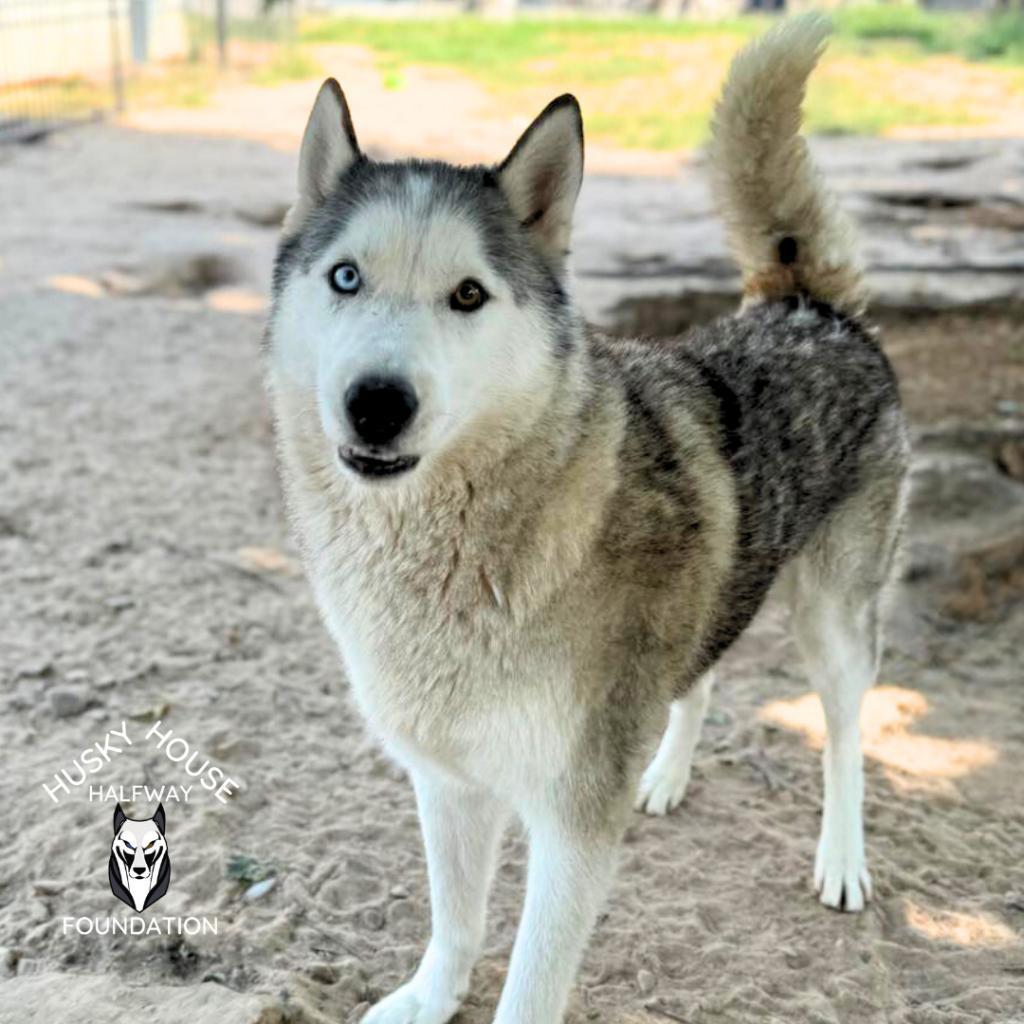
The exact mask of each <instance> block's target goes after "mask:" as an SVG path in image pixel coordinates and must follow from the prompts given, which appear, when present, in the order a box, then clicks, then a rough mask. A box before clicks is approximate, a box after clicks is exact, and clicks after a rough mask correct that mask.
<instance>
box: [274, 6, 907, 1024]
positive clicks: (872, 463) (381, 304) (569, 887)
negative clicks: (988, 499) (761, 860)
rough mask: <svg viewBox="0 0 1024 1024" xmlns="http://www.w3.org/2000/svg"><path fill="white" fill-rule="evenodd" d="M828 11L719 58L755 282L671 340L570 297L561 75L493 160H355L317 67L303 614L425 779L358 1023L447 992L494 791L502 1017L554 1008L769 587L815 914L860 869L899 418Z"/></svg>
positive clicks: (278, 367) (304, 360) (452, 985)
mask: <svg viewBox="0 0 1024 1024" xmlns="http://www.w3.org/2000/svg"><path fill="white" fill-rule="evenodd" d="M826 35H827V27H826V26H825V25H824V24H823V23H822V22H821V21H820V20H817V19H815V18H813V17H812V18H806V19H799V20H796V21H794V22H790V23H788V24H787V25H784V26H782V27H781V28H779V29H777V30H775V31H773V32H770V33H769V34H768V35H767V36H765V37H764V39H763V40H762V41H760V42H759V43H756V44H755V45H754V46H752V47H751V48H749V49H748V50H746V51H745V52H744V53H743V54H742V55H741V56H740V57H739V58H738V59H737V60H736V62H735V64H734V65H733V68H732V72H731V75H730V78H729V80H728V83H727V85H726V87H725V91H724V94H723V96H722V98H721V101H720V102H719V104H718V107H717V110H716V113H715V121H714V142H713V146H712V169H713V174H714V183H715V189H716V192H717V198H718V202H719V205H720V208H721V211H722V214H723V216H724V218H725V221H726V223H727V225H728V229H729V236H730V239H731V242H732V246H733V248H734V250H735V253H736V256H737V258H738V260H739V263H740V265H741V268H742V271H743V276H744V295H745V297H744V301H743V305H742V308H741V310H740V311H739V312H738V313H737V314H736V315H735V316H731V317H727V318H725V319H722V320H719V321H718V322H716V323H713V324H711V325H709V326H707V327H704V328H702V329H700V330H697V331H695V332H693V333H692V334H690V335H688V336H686V337H685V338H681V339H678V340H677V341H674V342H670V343H650V342H644V341H623V340H615V339H611V338H607V337H604V336H602V335H600V334H598V333H596V332H594V331H592V330H590V329H589V328H587V327H586V326H585V325H584V324H583V322H582V320H581V317H580V315H579V313H578V311H577V309H576V307H575V305H574V303H573V299H572V295H571V292H570V281H569V274H568V271H567V266H566V263H567V253H568V248H569V236H570V227H571V223H572V216H573V207H574V204H575V200H576V195H577V192H578V190H579V187H580V182H581V178H582V174H583V135H582V124H581V118H580V111H579V107H578V105H577V103H576V101H575V99H573V98H572V97H571V96H563V97H561V98H560V99H556V100H555V101H554V102H553V103H551V104H550V105H549V106H548V107H547V108H546V109H545V110H544V111H543V113H541V114H540V116H539V117H538V118H537V119H536V120H535V121H534V122H533V124H532V125H531V126H530V127H529V129H528V130H527V131H526V133H525V134H524V135H523V136H522V138H520V139H519V141H518V142H517V143H516V145H515V146H514V147H513V148H512V151H511V152H510V153H509V155H508V156H507V157H506V158H505V160H504V161H503V162H502V163H500V164H498V165H496V166H491V167H454V166H450V165H448V164H445V163H437V162H424V161H419V160H410V161H403V162H399V163H381V162H377V161H374V160H370V159H369V158H367V157H366V156H365V155H364V154H363V153H362V152H361V151H360V149H359V145H358V143H357V141H356V134H355V131H354V129H353V126H352V120H351V117H350V114H349V109H348V105H347V103H346V101H345V97H344V95H343V94H342V92H341V89H340V88H339V87H338V85H337V83H335V82H334V81H333V80H332V81H328V82H327V83H326V84H325V85H324V86H323V88H322V89H321V90H320V93H319V95H318V97H317V100H316V104H315V106H314V107H313V111H312V114H311V116H310V120H309V125H308V127H307V129H306V133H305V137H304V139H303V143H302V149H301V153H300V157H299V189H298V199H297V201H296V203H295V205H294V207H293V209H292V210H291V212H290V214H289V216H288V218H287V219H286V223H285V228H284V232H283V237H282V240H281V244H280V249H279V253H278V257H277V261H276V266H275V275H274V303H273V309H272V313H271V318H270V323H269V326H268V332H267V335H268V336H267V348H268V364H269V365H268V379H269V386H270V390H271V393H272V396H273V401H274V407H275V415H276V421H277V429H278V442H279V451H280V461H281V468H282V473H283V477H284V481H285V487H286V494H287V499H288V504H289V508H290V513H291V516H292V518H293V520H294V525H295V528H296V530H297V533H298V536H299V538H300V543H301V546H302V548H303V553H304V558H305V562H306V566H307V570H308V573H309V576H310V579H311V581H312V584H313V587H314V590H315V592H316V597H317V600H318V602H319V606H320V608H321V610H322V613H323V616H324V619H325V621H326V624H327V626H328V628H329V630H330V632H331V633H332V635H333V637H334V639H335V640H336V642H337V644H338V647H339V648H340V650H341V656H342V660H343V662H344V667H345V670H346V673H347V676H348V679H349V681H350V684H351V686H352V690H353V692H354V695H355V699H356V701H357V702H358V704H359V706H360V708H361V710H362V712H363V714H364V715H365V717H366V719H367V720H368V722H369V724H370V726H371V727H372V729H373V730H374V731H375V732H376V734H377V735H378V736H379V737H380V738H381V740H382V742H383V743H384V744H385V745H386V747H387V749H388V750H389V751H390V752H391V754H392V755H393V756H394V757H395V758H397V759H398V761H400V762H401V764H403V765H404V766H405V767H406V768H407V769H408V772H409V774H410V776H411V777H412V781H413V785H414V787H415V791H416V798H417V801H418V806H419V812H420V818H421V822H422V829H423V837H424V842H425V846H426V856H427V864H428V868H429V874H430V896H431V904H432V918H433V920H432V936H431V939H430V943H429V945H428V946H427V949H426V953H425V955H424V957H423V960H422V963H421V964H420V966H419V969H418V970H417V971H416V973H415V974H414V976H413V977H412V978H411V980H409V981H408V982H407V983H406V984H404V985H402V986H401V987H400V988H399V989H398V990H397V991H395V992H394V993H392V994H391V995H389V996H388V997H386V998H385V999H384V1000H382V1001H381V1002H380V1003H378V1004H377V1005H376V1006H375V1007H374V1008H373V1009H371V1010H370V1012H369V1013H368V1014H367V1016H366V1018H365V1021H367V1022H370V1024H443V1022H445V1021H447V1020H449V1018H451V1017H452V1016H453V1015H454V1014H455V1013H456V1012H457V1010H458V1008H459V1005H460V1002H461V1000H462V998H463V996H464V995H465V993H466V990H467V987H468V984H469V978H470V971H471V968H472V966H473V963H474V961H475V959H476V957H477V955H478V953H479V950H480V945H481V941H482V939H483V935H484V915H485V904H486V900H487V892H488V887H489V884H490V880H491V876H492V874H493V871H494V866H495V854H496V849H497V845H498V841H499V838H500V836H501V833H502V830H503V827H504V825H505V823H506V816H507V814H509V813H510V812H515V813H517V814H518V815H519V816H520V817H521V819H522V820H523V821H524V823H525V824H526V826H527V828H528V830H529V834H530V856H529V879H528V884H527V892H526V901H525V907H524V910H523V916H522V920H521V922H520V926H519V933H518V936H517V938H516V941H515V946H514V949H513V952H512V960H511V964H510V967H509V971H508V977H507V981H506V983H505V987H504V991H503V993H502V996H501V999H500V1002H499V1004H498V1008H497V1011H496V1015H495V1020H496V1021H497V1022H498V1024H556V1022H558V1021H560V1020H561V1019H562V1015H563V1013H564V1009H565V1006H566V1002H567V999H568V995H569V991H570V987H571V985H572V981H573V977H574V975H575V972H576V969H577V967H578V964H579V961H580V959H581V957H582V954H583V949H584V946H585V943H586V940H587V936H588V933H589V931H590V929H591V927H592V925H593V923H594V920H595V917H596V915H597V912H598V909H599V906H600V902H601V899H602V897H603V894H604V892H605V890H606V888H607V887H608V884H609V881H610V879H611V875H612V872H613V867H614V863H615V856H616V847H617V845H618V842H619V840H620V837H621V836H622V833H623V830H624V829H625V827H626V824H627V820H628V815H629V812H630V810H631V808H632V807H633V806H634V805H636V806H638V807H640V808H642V809H644V810H646V811H647V812H648V813H653V814H664V813H666V812H667V811H669V810H670V809H672V808H674V807H675V806H676V805H677V804H678V803H679V802H680V800H681V799H682V797H683V794H684V791H685V789H686V783H687V779H688V778H689V773H690V760H691V757H692V755H693V749H694V746H695V744H696V742H697V736H698V732H699V729H700V725H701V719H702V716H703V714H704V710H705V708H706V706H707V702H708V696H709V692H710V689H711V674H710V672H711V668H712V666H713V664H714V663H715V661H716V659H717V658H718V657H719V655H720V654H721V653H722V652H723V651H724V650H725V649H726V648H727V647H728V646H729V645H730V644H731V643H732V641H733V640H734V639H735V638H736V637H737V636H738V634H739V633H740V632H741V631H742V630H743V629H744V627H745V626H746V625H747V624H748V623H749V622H750V620H751V618H752V617H753V615H754V613H755V612H756V611H757V609H758V607H759V605H760V604H761V602H762V600H763V598H764V596H765V594H766V592H767V590H768V588H769V585H770V584H772V582H773V581H774V580H775V579H776V577H780V576H781V577H782V578H783V582H784V585H785V586H786V588H788V594H789V595H790V599H791V602H792V607H793V613H794V622H795V632H796V638H797V641H798V643H799V647H800V649H801V651H802V652H803V655H804V657H805V659H806V662H807V666H808V670H809V673H810V678H811V680H812V682H813V684H814V686H815V688H816V689H817V690H818V692H819V694H820V695H821V698H822V701H823V703H824V706H825V715H826V719H827V722H828V742H827V746H826V749H825V753H824V775H825V801H824V819H823V822H822V829H821V839H820V842H819V845H818V853H817V859H816V863H815V867H814V882H815V885H816V887H817V890H818V892H819V893H820V896H821V900H822V902H824V903H825V904H827V905H828V906H831V907H842V908H845V909H846V910H859V909H861V907H862V906H863V904H864V901H865V899H867V898H868V897H869V895H870V891H871V881H870V876H869V874H868V869H867V865H866V863H865V857H864V840H863V829H862V821H861V802H862V788H863V782H862V767H861V751H860V739H859V727H858V710H859V708H860V705H861V698H862V696H863V694H864V692H865V690H866V689H867V688H868V687H869V686H871V685H872V682H873V680H874V678H875V671H876V666H877V663H878V657H879V618H880V615H879V599H880V594H881V592H882V590H883V586H884V584H885V582H886V579H887V577H888V576H889V573H890V568H891V566H892V564H893V558H894V551H895V549H896V546H897V537H898V534H899V530H900V518H901V511H902V507H903V492H904V486H905V484H904V481H905V473H906V463H907V442H906V438H905V430H904V424H903V420H902V417H901V414H900V408H899V397H898V393H897V387H896V381H895V380H894V377H893V373H892V370H891V369H890V367H889V364H888V362H887V361H886V358H885V356H884V355H883V354H882V351H881V349H880V348H879V345H878V343H877V341H876V339H875V336H874V334H873V333H872V332H871V331H870V330H869V329H868V327H866V326H865V324H864V321H863V320H862V319H861V316H862V312H863V308H864V301H865V297H864V288H863V284H862V280H861V274H860V272H859V270H858V266H857V262H856V258H855V255H854V252H853V248H852V242H851V235H850V232H849V230H848V228H847V226H846V223H845V221H844V220H843V218H842V217H841V215H840V213H839V211H838V210H837V209H836V207H835V205H834V204H833V202H832V200H831V199H830V198H829V196H828V195H827V194H826V192H825V191H824V189H823V186H822V184H821V182H820V180H819V178H818V176H817V173H816V172H815V169H814V168H813V166H812V164H811V161H810V157H809V155H808V151H807V148H806V145H805V143H804V141H803V139H802V138H801V137H800V135H799V124H800V105H801V101H802V97H803V92H804V85H805V81H806V79H807V76H808V75H809V74H810V72H811V70H812V68H813V67H814V65H815V63H816V61H817V58H818V56H819V54H820V52H821V50H822V47H823V44H824V40H825V37H826ZM666 723H667V727H666ZM659 734H660V735H661V742H660V746H658V747H657V752H656V753H655V755H654V758H653V760H652V761H651V762H650V765H649V767H648V768H647V770H646V772H644V771H643V766H644V759H645V758H646V757H649V756H650V752H651V750H652V749H653V748H654V746H655V743H656V741H657V738H658V736H659Z"/></svg>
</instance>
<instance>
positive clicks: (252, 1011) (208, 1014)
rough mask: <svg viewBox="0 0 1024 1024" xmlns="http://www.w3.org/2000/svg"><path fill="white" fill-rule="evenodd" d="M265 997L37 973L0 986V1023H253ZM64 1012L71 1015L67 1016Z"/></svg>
mask: <svg viewBox="0 0 1024 1024" xmlns="http://www.w3.org/2000/svg"><path fill="white" fill-rule="evenodd" d="M267 999H268V997H267V996H265V995H256V994H252V993H243V992H235V991H232V990H231V989H229V988H225V987H224V986H223V985H217V984H214V983H212V982H206V983H204V984H202V985H192V986H185V985H158V984H153V983H152V982H143V983H141V984H139V985H137V986H133V985H130V984H128V983H127V982H126V981H124V980H122V979H120V978H115V977H114V976H112V975H109V974H105V975H104V974H78V975H75V974H67V973H60V974H58V973H57V972H54V971H41V972H38V973H34V974H28V975H24V976H23V975H21V974H19V975H18V977H16V978H11V979H9V980H8V981H6V982H5V983H4V985H3V986H0V1021H24V1020H37V1021H63V1020H69V1019H73V1020H76V1021H89V1022H90V1024H114V1022H115V1021H125V1020H136V1019H138V1020H145V1021H146V1022H147V1024H180V1022H181V1021H188V1022H189V1024H224V1022H226V1021H255V1020H257V1019H258V1017H259V1014H260V1012H261V1010H262V1009H263V1008H264V1007H265V1006H266V1005H267ZM69 1008H73V1013H72V1014H71V1016H70V1017H69Z"/></svg>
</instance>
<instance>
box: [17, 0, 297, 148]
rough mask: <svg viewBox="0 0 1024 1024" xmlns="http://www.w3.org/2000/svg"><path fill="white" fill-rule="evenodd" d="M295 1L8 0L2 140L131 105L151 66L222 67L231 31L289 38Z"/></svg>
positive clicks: (255, 36)
mask: <svg viewBox="0 0 1024 1024" xmlns="http://www.w3.org/2000/svg"><path fill="white" fill-rule="evenodd" d="M291 10H292V2H291V0H278V2H277V3H274V4H265V3H264V0H0V143H2V142H8V141H30V140H32V139H35V138H39V137H42V136H44V135H46V134H47V133H49V132H50V131H52V130H54V128H56V127H59V126H61V125H67V124H72V123H77V122H81V121H83V120H88V119H91V118H96V117H99V116H103V115H106V114H110V113H113V112H115V111H118V110H122V109H124V107H125V105H126V103H127V102H129V101H130V100H131V99H132V95H133V92H132V90H133V86H136V85H137V84H138V83H139V82H141V81H144V80H145V79H146V70H147V67H148V70H150V71H152V70H153V69H154V68H159V67H160V66H163V65H164V64H166V63H167V62H172V61H179V62H183V63H185V62H187V63H189V64H191V65H192V66H193V67H197V66H201V65H205V66H213V65H214V64H216V63H219V64H220V65H221V66H223V65H225V64H226V63H227V60H228V54H229V46H228V41H229V38H231V37H235V38H237V39H238V40H239V41H240V42H241V41H242V40H245V39H246V38H253V39H267V40H270V39H277V40H280V39H281V38H282V35H281V32H282V28H281V26H282V25H283V24H284V25H287V24H290V20H291ZM268 12H269V13H268ZM150 77H151V78H152V77H154V76H152V75H151V76H150ZM156 77H158V76H156Z"/></svg>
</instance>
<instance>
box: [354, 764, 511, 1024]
mask: <svg viewBox="0 0 1024 1024" xmlns="http://www.w3.org/2000/svg"><path fill="white" fill-rule="evenodd" d="M413 782H414V784H415V787H416V802H417V804H418V806H419V812H420V825H421V827H422V829H423V843H424V846H425V848H426V854H427V871H428V873H429V875H430V907H431V936H430V943H429V945H428V946H427V950H426V952H425V953H424V954H423V959H422V960H421V961H420V965H419V968H418V969H417V971H416V973H415V974H414V975H413V977H412V978H411V979H410V980H409V981H408V982H406V984H404V985H402V986H401V988H399V989H396V990H395V991H394V992H392V993H391V995H389V996H387V998H385V999H383V1000H382V1001H381V1002H379V1003H378V1004H377V1005H376V1006H374V1007H373V1008H372V1009H371V1010H370V1012H369V1013H367V1015H366V1016H365V1017H364V1018H363V1024H445V1022H446V1021H448V1020H449V1019H450V1018H451V1017H453V1016H454V1015H455V1014H456V1012H458V1009H459V1006H460V1004H461V1002H462V999H463V997H464V996H465V994H466V990H467V988H468V986H469V974H470V971H471V970H472V969H473V964H474V963H475V962H476V959H477V957H478V956H479V953H480V946H481V944H482V942H483V939H484V926H485V918H486V913H487V892H488V889H489V888H490V882H491V877H492V875H493V873H494V861H495V855H496V850H497V845H498V840H499V839H500V837H501V832H502V826H503V824H504V822H505V817H506V815H505V810H504V808H503V807H502V805H501V804H500V803H499V802H498V801H497V800H496V799H495V798H494V797H493V796H491V795H490V794H489V793H487V792H486V791H484V790H481V789H476V788H470V787H466V786H462V785H460V784H458V783H456V782H453V781H449V780H447V779H442V778H439V777H438V776H436V775H432V774H426V773H423V772H413Z"/></svg>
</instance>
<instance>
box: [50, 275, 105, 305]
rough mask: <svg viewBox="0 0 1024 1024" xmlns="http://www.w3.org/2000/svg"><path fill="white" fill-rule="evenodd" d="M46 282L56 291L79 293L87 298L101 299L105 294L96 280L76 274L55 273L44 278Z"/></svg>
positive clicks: (70, 293)
mask: <svg viewBox="0 0 1024 1024" xmlns="http://www.w3.org/2000/svg"><path fill="white" fill-rule="evenodd" d="M46 284H47V286H48V287H50V288H53V289H55V290H56V291H58V292H65V293H67V294H68V295H81V296H83V297H84V298H87V299H102V298H104V297H105V296H106V294H107V293H106V291H105V290H104V289H103V286H102V285H101V284H100V283H99V282H98V281H93V280H92V278H89V277H79V276H78V275H77V274H55V275H54V276H53V277H48V278H47V279H46Z"/></svg>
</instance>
